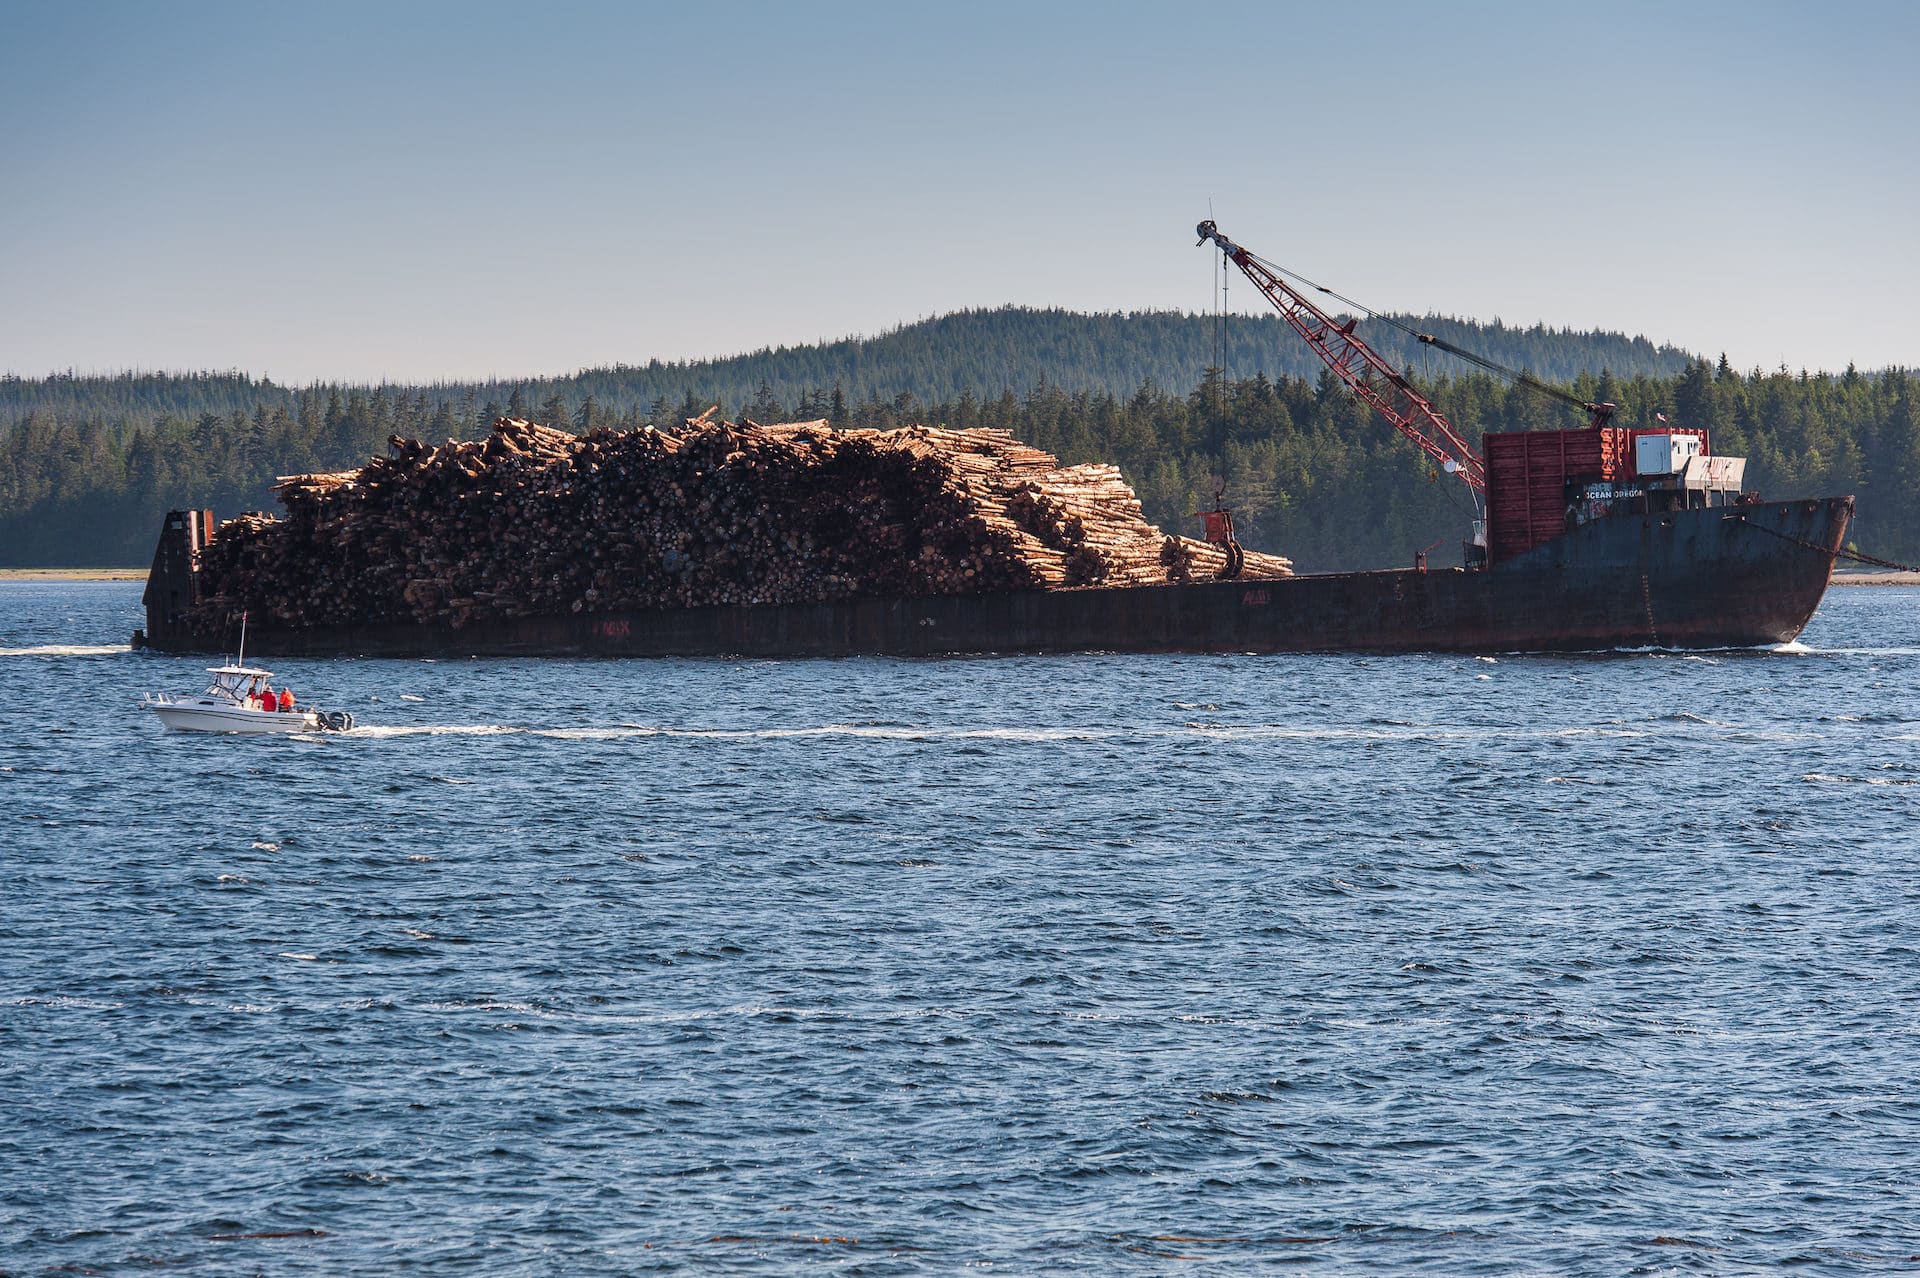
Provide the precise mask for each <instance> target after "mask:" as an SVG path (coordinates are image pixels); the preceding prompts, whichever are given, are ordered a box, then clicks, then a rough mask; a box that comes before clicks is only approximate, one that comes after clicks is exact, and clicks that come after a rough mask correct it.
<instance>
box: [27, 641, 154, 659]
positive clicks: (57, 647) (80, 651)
mask: <svg viewBox="0 0 1920 1278" xmlns="http://www.w3.org/2000/svg"><path fill="white" fill-rule="evenodd" d="M132 651H133V649H132V648H129V647H128V646H127V645H126V644H124V643H43V644H41V645H39V646H38V647H34V648H0V657H110V656H112V655H113V654H114V653H116V652H132Z"/></svg>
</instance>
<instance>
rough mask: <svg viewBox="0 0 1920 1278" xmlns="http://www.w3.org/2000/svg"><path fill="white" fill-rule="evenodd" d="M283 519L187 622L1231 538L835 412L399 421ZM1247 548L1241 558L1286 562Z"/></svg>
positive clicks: (1095, 486) (707, 586)
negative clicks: (1196, 534)
mask: <svg viewBox="0 0 1920 1278" xmlns="http://www.w3.org/2000/svg"><path fill="white" fill-rule="evenodd" d="M276 493H277V495H278V497H279V499H280V502H281V504H282V505H283V506H284V507H285V508H286V515H285V517H284V518H280V519H276V518H274V517H272V516H268V515H259V514H250V515H243V516H241V517H240V518H239V519H236V520H231V521H229V522H227V523H225V524H223V525H221V527H220V530H219V534H218V535H217V536H216V537H215V538H214V540H213V541H212V542H211V543H210V544H209V545H208V546H207V548H206V549H205V551H203V552H202V557H201V590H200V601H199V603H198V604H197V605H196V613H197V615H196V618H195V621H196V624H197V625H198V626H199V627H202V628H207V629H216V628H218V627H220V626H223V625H225V624H226V622H227V619H228V618H230V617H231V616H232V615H234V614H235V613H237V612H238V611H240V610H242V609H245V610H247V611H249V612H250V613H251V614H252V616H253V618H254V620H255V622H256V623H263V622H264V623H266V624H274V625H282V626H291V627H309V626H323V625H342V624H364V623H371V622H389V621H420V622H441V623H445V624H449V625H453V626H456V627H457V626H464V625H467V624H469V623H471V622H473V621H475V620H477V619H485V618H491V617H523V616H536V615H550V614H553V613H566V612H576V613H577V612H610V611H618V610H625V609H640V608H686V607H698V606H701V605H709V604H763V603H817V602H824V601H830V600H843V599H853V598H863V597H901V596H912V595H951V594H977V593H985V592H994V591H1010V590H1035V589H1068V588H1073V587H1078V586H1091V585H1120V584H1147V583H1166V582H1169V581H1185V580H1189V579H1200V580H1204V579H1209V578H1212V577H1214V576H1217V575H1219V574H1220V572H1221V571H1222V569H1223V568H1224V566H1225V563H1226V552H1225V551H1224V550H1222V549H1221V548H1220V547H1217V546H1211V545H1208V544H1207V543H1205V542H1200V541H1193V540H1190V539H1187V538H1183V537H1170V536H1166V535H1164V534H1163V533H1162V532H1161V531H1160V530H1159V529H1158V528H1155V527H1154V526H1153V525H1151V524H1149V523H1147V522H1146V520H1145V518H1144V517H1143V516H1142V514H1141V511H1140V501H1139V499H1138V498H1137V497H1136V496H1134V493H1133V490H1132V489H1131V488H1129V487H1128V486H1127V484H1126V481H1125V480H1123V479H1122V478H1121V477H1120V472H1119V471H1118V470H1117V469H1116V468H1114V467H1112V466H1105V465H1088V466H1067V467H1062V466H1060V465H1059V463H1058V461H1057V460H1056V459H1055V458H1054V457H1052V456H1050V455H1049V454H1047V453H1044V452H1041V451H1040V450H1039V449H1036V448H1030V447H1028V446H1027V445H1025V444H1022V443H1021V442H1020V441H1018V440H1016V439H1014V438H1013V437H1012V436H1011V435H1008V434H1007V433H1006V432H1004V431H997V430H964V431H956V430H941V429H935V428H931V427H925V426H913V427H906V428H903V429H899V430H890V431H876V430H844V431H838V430H833V429H831V428H830V427H829V426H828V425H827V423H825V422H823V421H822V422H792V423H787V424H783V425H775V426H760V425H756V424H754V423H753V422H750V421H748V422H742V423H740V424H738V425H735V424H733V423H729V422H715V421H711V420H708V418H705V417H702V418H695V419H692V420H689V421H688V422H687V424H686V429H685V430H684V431H678V432H664V431H659V430H655V429H652V428H646V429H642V430H636V431H626V432H617V431H608V430H596V431H591V432H589V433H587V434H584V435H573V434H569V433H567V432H566V431H561V430H555V429H553V428H551V427H547V426H538V425H534V424H533V423H530V422H524V421H512V420H508V419H505V418H503V419H501V420H500V421H499V422H498V423H496V424H495V426H494V429H493V434H492V435H491V436H489V437H488V438H487V439H486V440H485V441H483V442H479V443H457V442H455V441H452V440H449V441H448V442H447V443H446V444H444V445H442V446H440V447H438V448H431V447H428V446H426V445H424V444H422V443H420V442H419V441H417V440H412V439H403V438H401V437H400V436H397V435H396V436H394V437H393V438H392V439H391V440H390V441H389V455H388V456H385V457H375V458H374V459H373V460H371V461H370V462H368V463H367V464H366V465H365V466H362V467H361V468H360V469H359V470H355V471H343V472H340V473H337V474H328V475H289V476H285V477H283V478H282V479H281V480H280V481H279V484H278V485H277V487H276ZM1290 571H1291V567H1290V565H1289V563H1288V561H1287V560H1285V559H1281V558H1278V557H1276V556H1271V555H1260V554H1254V553H1248V554H1247V556H1246V565H1245V568H1244V569H1243V571H1242V576H1244V577H1250V578H1263V577H1277V576H1285V575H1287V574H1288V573H1290Z"/></svg>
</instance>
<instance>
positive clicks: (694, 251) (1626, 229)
mask: <svg viewBox="0 0 1920 1278" xmlns="http://www.w3.org/2000/svg"><path fill="white" fill-rule="evenodd" d="M0 21H4V28H3V29H4V31H5V38H4V42H0V174H4V181H5V187H6V190H5V192H4V195H0V369H10V370H12V371H14V372H18V373H21V374H23V375H29V376H32V375H39V374H42V373H45V372H47V371H50V370H54V369H65V368H69V367H72V368H75V369H79V370H82V371H98V370H111V369H122V368H129V367H138V368H171V369H182V368H240V369H245V370H248V371H252V372H255V373H260V374H266V375H271V376H272V377H274V378H276V379H278V380H282V381H295V382H299V381H304V380H309V379H314V378H335V377H338V378H351V379H356V380H357V379H376V378H381V377H389V378H394V379H398V380H429V379H435V378H466V377H473V376H487V375H495V374H497V375H503V376H509V375H523V374H537V373H560V372H566V371H569V370H572V369H575V368H580V367H583V366H588V365H595V364H606V363H613V362H617V361H624V362H629V363H632V362H643V361H645V360H647V359H649V358H653V357H660V358H679V357H699V356H706V355H719V354H728V353H733V352H737V351H741V350H747V349H752V348H755V347H759V346H762V345H767V344H780V343H799V342H808V341H812V340H815V339H818V338H822V337H837V336H844V335H847V334H852V333H874V332H878V331H880V330H883V329H886V328H889V327H892V326H894V325H896V324H899V323H902V322H911V321H913V320H915V319H918V318H921V317H923V316H927V315H932V314H936V313H940V312H944V311H948V310H952V309H955V308H960V307H968V306H996V305H1000V304H1003V303H1009V302H1015V303H1025V304H1030V305H1038V306H1048V305H1057V306H1066V307H1072V308H1076V309H1083V310H1134V309H1149V308H1179V309H1188V310H1195V309H1202V308H1205V307H1206V306H1207V305H1208V301H1209V295H1210V292H1211V279H1212V272H1211V268H1210V265H1209V261H1208V257H1207V255H1206V254H1205V253H1203V252H1201V251H1200V250H1198V249H1196V248H1194V246H1193V235H1192V231H1191V228H1192V226H1193V224H1194V223H1195V222H1196V221H1198V220H1199V219H1200V218H1202V217H1204V216H1206V215H1207V210H1208V206H1209V201H1211V204H1212V208H1213V210H1214V214H1215V216H1216V217H1217V218H1218V220H1219V222H1220V224H1221V227H1222V228H1223V229H1224V230H1225V231H1226V232H1227V233H1228V234H1229V235H1232V236H1233V237H1235V238H1236V239H1238V240H1240V241H1241V242H1243V243H1245V244H1247V245H1248V246H1249V247H1251V248H1253V249H1254V250H1255V251H1256V252H1258V253H1261V254H1262V255H1264V256H1266V257H1269V258H1272V259H1275V260H1277V261H1279V262H1281V263H1284V264H1286V265H1288V266H1290V267H1293V268H1295V269H1297V270H1301V271H1304V272H1306V273H1308V274H1310V275H1313V276H1314V277H1316V278H1318V279H1320V280H1321V281H1322V282H1324V283H1328V284H1331V285H1333V286H1334V287H1336V288H1338V289H1340V290H1341V291H1342V292H1344V293H1347V294H1348V295H1350V296H1352V297H1355V298H1357V299H1359V300H1361V301H1363V302H1365V303H1367V304H1368V305H1370V306H1373V307H1375V308H1379V309H1396V310H1411V311H1416V312H1424V311H1428V310H1437V311H1442V312H1447V313H1453V314H1460V315H1470V316H1476V317H1480V318H1492V317H1495V316H1499V317H1502V318H1504V319H1506V320H1508V321H1510V322H1531V321H1534V320H1545V321H1547V322H1549V323H1552V324H1566V325H1572V326H1575V327H1589V326H1601V327H1607V328H1618V329H1623V330H1625V331H1628V332H1634V333H1645V334H1646V335H1648V336H1649V337H1652V338H1654V339H1655V340H1656V341H1671V342H1675V343H1678V344H1680V345H1682V346H1685V347H1688V348H1690V349H1693V350H1698V351H1702V352H1705V353H1707V354H1709V355H1717V354H1718V353H1719V352H1721V351H1723V350H1724V351H1726V352H1727V353H1728V354H1729V356H1730V357H1731V358H1732V359H1733V360H1734V362H1735V363H1736V364H1737V365H1739V366H1741V367H1743V368H1746V367H1752V366H1756V365H1758V366H1765V367H1767V368H1772V367H1775V366H1777V365H1779V364H1782V363H1785V364H1787V365H1789V366H1791V367H1793V368H1795V369H1798V368H1801V367H1803V366H1804V367H1810V368H1816V369H1818V368H1840V367H1844V366H1845V365H1846V364H1847V362H1848V361H1849V360H1851V361H1855V362H1857V363H1858V364H1859V365H1860V366H1861V367H1864V368H1875V367H1882V366H1886V365H1889V364H1900V365H1906V366H1912V365H1917V364H1920V322H1916V319H1915V305H1914V299H1915V297H1916V295H1920V245H1917V244H1916V238H1917V237H1920V87H1917V86H1920V75H1917V74H1916V66H1915V62H1916V55H1917V54H1920V6H1914V5H1911V4H1895V3H1849V2H1846V0H1842V2H1839V3H1825V4H1816V3H1808V4H1793V5H1787V4H1778V3H1768V2H1766V0H1756V2H1749V3H1739V4H1719V3H1683V2H1681V0H1668V2H1667V3H1658V4H1636V3H1624V4H1593V3H1584V4H1557V3H1486V4H1458V3H1432V2H1431V0H1427V2H1424V3H1410V4H1399V3H1384V4H1369V5H1331V4H1324V3H1322V4H1315V5H1310V6H1306V5H1303V6H1299V7H1297V8H1295V7H1291V6H1287V5H1282V4H1270V3H1269V4H1238V3H1205V4H1194V3H1187V4H1138V3H1134V4H1129V3H1109V4H1098V5H1096V4H1085V5H1066V4H1048V3H1034V2H1032V0H1028V2H1027V3H1014V4H1002V3H991V2H989V3H979V2H975V0H969V2H968V3H964V4H961V3H954V4H944V5H933V4H917V3H908V4H902V3H897V2H896V3H885V4H879V3H876V4H797V3H796V4H742V3H701V4H687V3H678V4H674V5H662V6H650V5H641V4H612V3H608V4H571V5H570V4H564V3H547V4H541V5H537V6H536V5H531V4H530V5H526V6H507V5H492V4H478V3H457V4H451V3H449V4H442V3H427V2H419V0H409V2H407V3H380V4H364V5H362V4H347V3H327V4H308V5H280V4H271V5H268V4H257V3H249V4H235V5H224V4H195V3H170V4H108V3H85V2H79V0H76V2H74V3H55V2H52V0H48V2H45V3H41V2H39V0H32V2H26V0H5V2H4V3H0ZM1231 298H1232V302H1233V304H1234V306H1235V309H1251V308H1252V307H1251V303H1252V294H1251V291H1250V290H1249V289H1246V288H1241V289H1239V290H1238V291H1237V292H1236V293H1234V294H1232V295H1231Z"/></svg>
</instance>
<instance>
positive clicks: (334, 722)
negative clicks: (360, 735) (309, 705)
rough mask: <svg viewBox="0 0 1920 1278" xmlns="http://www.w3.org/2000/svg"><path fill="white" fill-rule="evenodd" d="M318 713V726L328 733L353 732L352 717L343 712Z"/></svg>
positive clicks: (328, 711)
mask: <svg viewBox="0 0 1920 1278" xmlns="http://www.w3.org/2000/svg"><path fill="white" fill-rule="evenodd" d="M318 713H319V715H320V726H321V727H322V728H324V729H326V730H327V731H328V732H351V731H352V730H353V716H352V715H350V714H348V713H347V712H346V711H345V710H321V711H319V712H318Z"/></svg>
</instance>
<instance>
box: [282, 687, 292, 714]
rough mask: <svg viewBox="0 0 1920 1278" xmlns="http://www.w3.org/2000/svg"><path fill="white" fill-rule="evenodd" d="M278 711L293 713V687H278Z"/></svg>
mask: <svg viewBox="0 0 1920 1278" xmlns="http://www.w3.org/2000/svg"><path fill="white" fill-rule="evenodd" d="M280 713H282V714H292V713H293V689H292V688H282V689H280Z"/></svg>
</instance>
